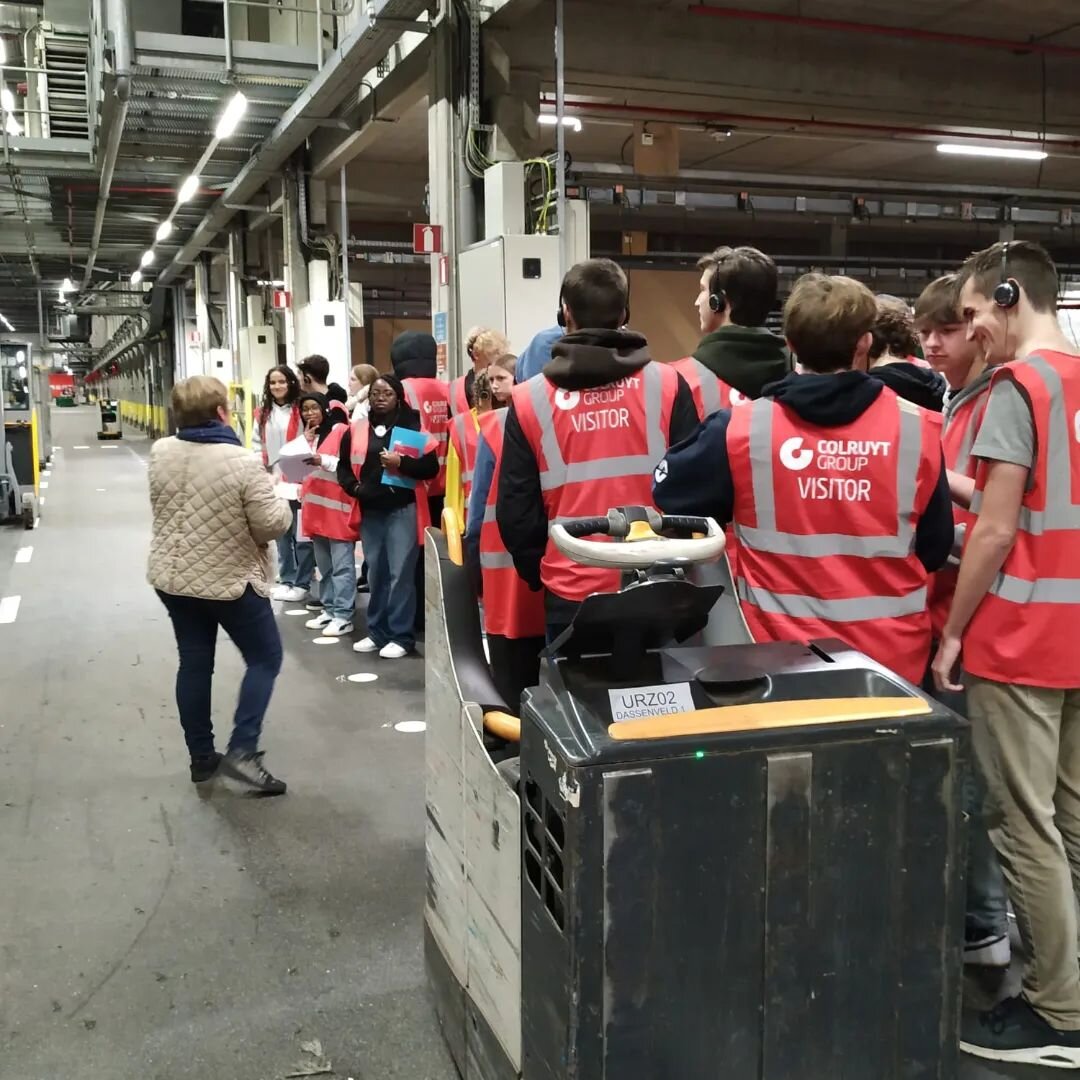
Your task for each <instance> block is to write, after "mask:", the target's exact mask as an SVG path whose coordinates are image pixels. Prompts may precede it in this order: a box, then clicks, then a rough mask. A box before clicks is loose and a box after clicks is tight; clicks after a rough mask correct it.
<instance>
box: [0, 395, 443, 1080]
mask: <svg viewBox="0 0 1080 1080" xmlns="http://www.w3.org/2000/svg"><path fill="white" fill-rule="evenodd" d="M53 417H54V419H53V430H54V441H55V444H56V445H57V446H58V447H62V448H63V449H62V450H59V451H58V452H57V454H56V457H55V464H54V467H53V469H52V472H51V476H50V477H49V478H48V481H47V482H48V484H49V487H48V489H47V490H45V491H44V492H43V494H44V495H45V496H46V505H45V507H44V510H43V517H42V522H41V525H40V527H39V528H38V529H37V530H36V531H34V532H32V533H27V532H23V531H22V530H19V529H0V597H4V596H10V595H20V596H21V597H22V601H21V606H20V608H19V613H18V617H17V620H16V621H15V622H14V623H12V624H10V625H0V1078H3V1080H47V1078H48V1080H52V1078H55V1077H78V1078H79V1080H218V1078H225V1077H228V1078H229V1080H275V1078H278V1077H283V1076H285V1075H286V1074H287V1073H289V1072H292V1071H293V1070H294V1068H295V1067H296V1066H297V1065H298V1064H300V1063H304V1064H307V1065H311V1064H312V1063H313V1062H314V1057H313V1056H312V1055H311V1054H305V1053H304V1052H303V1051H302V1049H301V1043H303V1042H306V1041H310V1040H314V1039H318V1040H320V1041H321V1044H322V1049H323V1052H324V1054H325V1057H326V1058H328V1059H329V1061H330V1062H331V1063H332V1065H333V1070H334V1072H333V1075H334V1076H337V1077H340V1078H344V1077H355V1078H356V1080H360V1078H364V1080H389V1078H393V1077H401V1078H408V1080H451V1078H453V1077H455V1076H456V1073H455V1071H454V1069H453V1066H452V1065H451V1063H450V1060H449V1057H448V1055H447V1054H446V1051H445V1050H444V1048H443V1045H442V1039H441V1036H440V1034H439V1031H438V1027H437V1024H436V1021H435V1017H434V1014H433V1012H432V1009H431V1006H430V1004H429V1001H428V997H427V993H426V988H425V980H424V974H423V957H422V949H421V940H422V933H421V908H422V903H423V896H424V887H423V885H424V865H423V864H424V849H423V822H424V798H423V736H422V735H415V734H412V735H408V734H401V733H399V732H397V731H395V730H394V729H393V727H392V726H391V725H392V723H393V722H396V721H398V720H401V719H405V718H410V717H419V718H422V717H423V694H422V687H423V668H422V661H421V660H419V659H415V658H414V659H408V660H403V661H396V662H387V661H379V660H378V659H377V658H375V659H374V660H373V659H371V658H367V657H360V656H357V655H356V654H354V653H353V652H352V651H351V649H349V648H348V647H347V645H344V644H340V645H334V646H317V645H313V644H311V638H312V637H314V636H315V635H314V634H313V633H312V632H310V631H308V630H305V628H304V626H303V623H304V620H303V619H302V618H299V617H293V616H286V615H283V616H282V618H281V624H282V632H283V637H284V639H285V649H286V659H285V667H284V670H283V671H282V674H281V678H280V680H279V682H278V687H277V693H276V695H275V698H274V702H273V704H272V706H271V710H270V714H269V716H268V721H267V729H266V733H265V740H264V745H265V747H266V749H267V764H268V765H269V767H270V768H271V769H272V770H273V771H274V772H277V773H279V774H280V775H281V776H283V777H284V778H285V779H286V780H288V782H289V795H288V796H286V797H285V798H282V799H270V800H257V799H250V798H245V797H243V796H241V795H240V794H239V793H238V792H236V791H234V790H232V789H231V788H230V787H228V786H227V785H226V784H225V783H224V782H221V781H217V782H215V783H214V784H213V785H211V790H210V791H209V792H207V793H206V795H205V797H200V795H199V794H198V793H197V791H196V789H195V788H194V787H193V786H192V785H191V783H190V782H189V781H188V777H187V772H186V753H185V749H184V745H183V741H182V738H181V734H180V729H179V726H178V724H177V721H176V719H175V707H174V704H173V678H174V672H175V654H174V644H173V639H172V634H171V630H170V626H169V623H168V620H167V618H166V616H165V612H164V609H163V608H162V607H161V605H160V604H159V602H158V601H157V599H156V597H155V596H154V594H153V592H152V591H151V590H150V589H149V587H148V586H147V585H146V584H145V581H144V565H145V559H146V550H147V542H148V528H149V514H148V505H147V495H146V469H145V465H144V460H143V456H144V455H145V453H146V449H147V448H146V443H145V440H138V439H125V440H124V441H123V442H122V443H120V444H108V443H106V444H99V443H98V442H97V440H96V438H95V437H94V433H95V431H96V420H97V411H96V410H94V409H90V408H81V409H78V410H54V413H53ZM114 445H115V448H113V447H114ZM77 446H82V447H86V449H75V447H77ZM27 545H32V546H33V555H32V558H31V561H30V562H29V563H19V564H15V563H14V561H13V560H14V555H15V552H16V550H17V549H18V548H20V547H24V546H27ZM365 670H367V671H376V672H378V674H379V681H378V682H375V683H372V684H360V685H358V684H352V683H347V682H339V681H338V679H339V677H341V676H344V675H348V674H351V673H353V672H358V671H365ZM240 671H241V665H240V664H239V662H238V658H237V656H236V654H235V652H234V650H233V648H232V646H231V645H230V644H229V643H228V642H227V641H226V640H224V639H223V640H222V642H221V643H220V645H219V656H218V676H217V680H216V681H217V688H216V693H215V715H216V716H219V717H220V722H219V734H221V733H225V732H227V729H228V726H229V720H228V717H229V716H230V714H231V708H232V701H233V696H234V694H235V689H236V686H237V682H238V677H239V674H240Z"/></svg>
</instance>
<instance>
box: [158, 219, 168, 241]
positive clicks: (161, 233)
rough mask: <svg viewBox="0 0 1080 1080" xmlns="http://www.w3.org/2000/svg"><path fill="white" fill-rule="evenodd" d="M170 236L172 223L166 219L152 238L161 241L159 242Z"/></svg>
mask: <svg viewBox="0 0 1080 1080" xmlns="http://www.w3.org/2000/svg"><path fill="white" fill-rule="evenodd" d="M171 235H172V221H171V220H169V218H166V219H165V220H164V221H163V222H162V223H161V224H160V225H159V226H158V227H157V232H156V233H154V236H155V237H156V238H157V240H159V241H161V240H168V239H169V237H170V236H171Z"/></svg>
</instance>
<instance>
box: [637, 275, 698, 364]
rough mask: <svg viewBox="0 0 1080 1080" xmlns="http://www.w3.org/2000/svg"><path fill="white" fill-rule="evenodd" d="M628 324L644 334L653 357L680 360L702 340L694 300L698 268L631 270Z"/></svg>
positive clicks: (696, 291) (655, 358) (696, 290)
mask: <svg viewBox="0 0 1080 1080" xmlns="http://www.w3.org/2000/svg"><path fill="white" fill-rule="evenodd" d="M629 276H630V327H631V329H633V330H637V331H638V333H640V334H644V335H645V337H646V339H647V340H648V342H649V354H650V355H651V356H652V358H653V359H654V360H681V359H682V358H683V357H684V356H689V355H690V353H692V352H693V351H694V349H696V348H697V344H698V342H699V341H700V340H701V324H700V322H699V321H698V314H697V309H696V308H695V307H694V300H695V299H696V297H697V294H698V282H699V281H700V280H701V274H699V273H698V271H697V270H631V271H630V275H629Z"/></svg>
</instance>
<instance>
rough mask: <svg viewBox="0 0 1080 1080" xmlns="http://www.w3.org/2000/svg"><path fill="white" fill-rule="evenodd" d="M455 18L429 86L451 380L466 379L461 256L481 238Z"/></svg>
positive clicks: (439, 292)
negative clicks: (460, 94)
mask: <svg viewBox="0 0 1080 1080" xmlns="http://www.w3.org/2000/svg"><path fill="white" fill-rule="evenodd" d="M453 18H454V16H453V14H452V12H451V13H448V14H447V18H446V19H445V20H444V22H443V23H442V24H441V25H440V26H439V28H438V29H437V30H436V31H435V32H434V35H433V36H434V39H435V40H434V41H433V43H432V46H433V48H432V58H431V82H430V87H429V90H428V101H429V102H430V106H429V108H428V205H429V220H430V221H431V222H432V224H435V225H441V226H442V229H443V252H444V253H445V254H446V255H447V257H448V258H449V261H450V281H449V284H448V285H441V284H440V280H439V262H440V260H439V256H438V255H434V256H432V259H431V312H432V322H433V324H434V325H433V328H432V332H433V333H435V339H436V341H438V342H440V344H442V343H443V341H442V339H441V335H440V333H438V332H436V331H437V330H439V329H440V328H441V327H442V326H445V345H446V370H445V372H444V373H443V374H444V375H445V376H446V377H447V378H451V379H452V378H456V377H457V376H458V375H460V374H462V372H463V370H464V368H463V360H462V357H463V355H464V347H463V343H462V340H461V338H462V334H463V332H464V331H463V328H462V326H461V324H460V315H459V313H458V301H457V277H458V274H457V253H458V252H459V251H460V250H461V249H462V248H464V247H467V246H468V245H469V244H471V243H473V242H474V241H475V240H477V239H478V238H479V236H478V233H477V212H476V200H475V197H474V195H473V193H472V183H471V177H470V175H469V172H468V170H467V169H466V168H465V165H464V160H463V158H462V152H461V147H462V145H463V143H464V136H465V130H466V125H465V124H464V123H463V119H462V116H461V114H460V112H459V110H460V109H461V107H462V103H460V102H455V101H453V100H452V98H451V86H452V82H451V75H452V72H453V65H454V44H453V32H452V21H453Z"/></svg>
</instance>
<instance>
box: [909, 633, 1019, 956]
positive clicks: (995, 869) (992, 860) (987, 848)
mask: <svg viewBox="0 0 1080 1080" xmlns="http://www.w3.org/2000/svg"><path fill="white" fill-rule="evenodd" d="M932 655H933V652H931V656H932ZM923 689H925V690H927V692H928V693H930V694H932V695H933V696H934V697H935V698H936V699H937V700H938V701H940V702H941V704H942V705H944V706H945V707H946V708H949V709H952V711H953V712H955V713H959V714H960V715H961V716H967V700H966V698H967V695H966V694H964V693H963V692H962V691H961V692H960V693H956V692H955V691H948V690H935V689H933V681H932V677H931V676H930V675H929V673H928V674H927V678H926V680H924V682H923ZM963 785H964V786H963V795H964V814H965V816H966V817H967V819H968V851H967V915H966V918H965V920H964V922H965V926H964V933H965V936H966V937H967V938H968V940H969V941H978V940H979V939H981V938H985V937H989V936H990V935H994V936H997V935H1000V934H1008V932H1009V910H1008V901H1007V900H1006V894H1005V878H1004V875H1003V874H1002V872H1001V865H1000V863H999V862H998V857H997V852H996V851H995V850H994V845H993V844H991V843H990V836H989V834H988V833H987V831H986V816H985V813H984V810H983V805H984V803H985V802H986V781H985V780H984V779H983V776H982V773H980V771H979V767H978V764H977V763H976V761H975V760H974V758H972V760H971V761H970V762H969V763H968V767H967V770H966V771H965V774H964V779H963Z"/></svg>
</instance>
